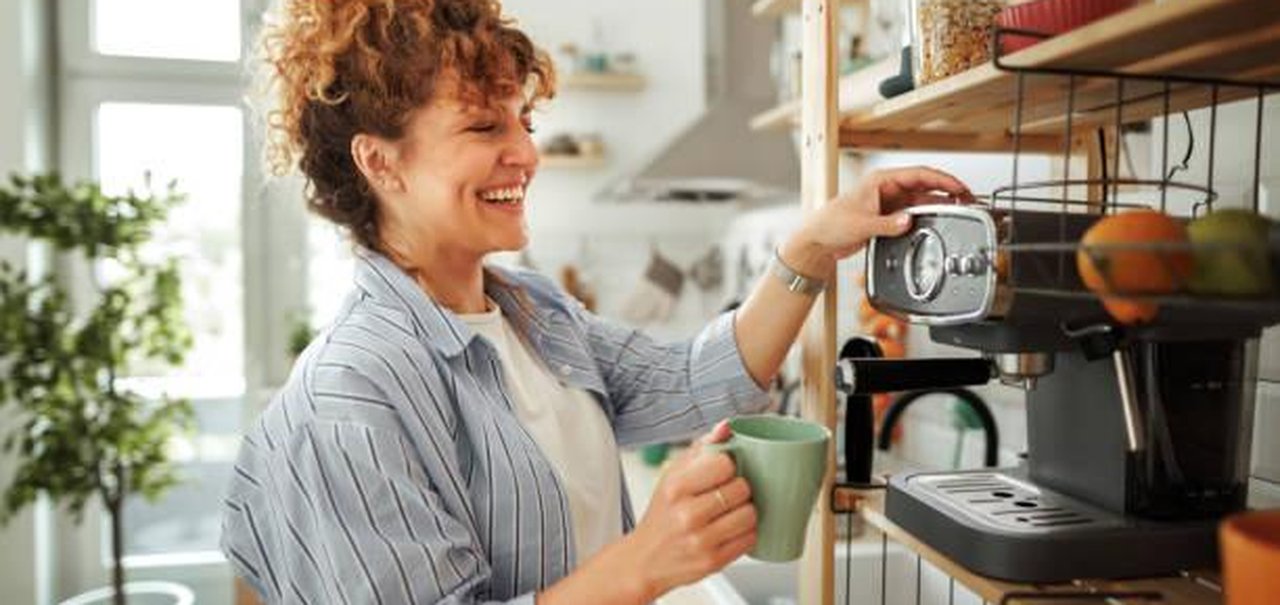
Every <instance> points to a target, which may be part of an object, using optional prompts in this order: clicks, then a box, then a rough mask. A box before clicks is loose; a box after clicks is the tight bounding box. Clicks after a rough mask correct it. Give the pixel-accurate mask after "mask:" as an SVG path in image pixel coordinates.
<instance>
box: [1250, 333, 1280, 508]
mask: <svg viewBox="0 0 1280 605" xmlns="http://www.w3.org/2000/svg"><path fill="white" fill-rule="evenodd" d="M1271 339H1272V340H1274V339H1275V337H1274V336H1273V337H1271ZM1253 418H1254V420H1253V466H1252V468H1253V475H1254V476H1256V477H1258V478H1261V479H1266V480H1268V481H1272V482H1275V483H1280V384H1277V383H1274V382H1261V383H1259V384H1258V396H1257V398H1256V399H1255V400H1254V415H1253Z"/></svg>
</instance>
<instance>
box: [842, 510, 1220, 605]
mask: <svg viewBox="0 0 1280 605" xmlns="http://www.w3.org/2000/svg"><path fill="white" fill-rule="evenodd" d="M832 502H833V503H835V504H836V505H837V506H840V507H842V508H844V507H847V511H848V512H845V513H842V514H858V515H860V516H861V517H862V518H863V519H865V520H866V521H867V523H869V524H870V525H872V526H874V527H875V528H876V529H878V530H880V531H881V532H884V534H885V536H886V537H887V538H888V539H889V540H892V541H894V542H896V543H898V544H902V545H903V546H906V547H907V548H908V549H909V550H911V551H912V552H914V553H916V554H917V555H919V556H920V557H921V558H922V559H924V560H926V561H928V562H929V563H930V564H932V565H933V566H934V567H937V568H938V569H940V570H942V572H943V573H945V574H947V575H948V576H950V577H951V578H953V579H955V581H956V582H958V583H960V584H963V585H964V586H965V587H966V588H968V589H969V590H971V591H973V592H974V593H976V594H977V595H978V597H979V598H980V599H982V600H983V601H984V602H987V603H1011V604H1021V603H1028V604H1030V603H1042V602H1048V601H1050V600H1054V601H1059V602H1063V601H1066V600H1067V596H1066V595H1069V594H1080V593H1082V592H1094V593H1104V592H1109V593H1148V594H1158V595H1160V599H1159V602H1160V603H1162V604H1164V605H1220V604H1221V603H1222V591H1221V589H1220V586H1221V585H1222V582H1221V579H1220V577H1219V575H1218V574H1217V572H1212V571H1203V572H1195V573H1187V574H1186V575H1185V576H1176V577H1166V578H1142V579H1128V580H1077V581H1075V582H1073V583H1067V584H1017V583H1013V582H1005V581H1002V580H995V579H992V578H987V577H984V576H980V575H977V574H974V573H972V572H970V571H968V570H967V569H965V568H964V567H962V566H960V565H959V564H957V563H956V562H954V561H952V560H951V559H949V558H947V557H946V555H943V554H942V553H940V552H938V551H936V550H934V549H933V548H931V547H930V546H929V545H927V544H925V543H923V542H921V541H919V540H917V539H916V538H915V536H912V535H911V534H909V533H907V532H906V531H905V530H903V529H902V528H901V527H898V526H897V525H896V524H894V522H893V521H890V520H889V518H888V517H886V516H885V514H884V491H883V490H874V491H866V490H855V489H850V488H837V491H836V493H835V495H834V497H833V499H832ZM1064 593H1065V594H1064ZM1054 595H1057V596H1056V597H1055V596H1054ZM1094 600H1095V599H1085V600H1083V601H1087V602H1093V601H1094ZM1072 602H1077V601H1072ZM1124 602H1129V601H1128V600H1125V601H1124Z"/></svg>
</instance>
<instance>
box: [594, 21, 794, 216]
mask: <svg viewBox="0 0 1280 605" xmlns="http://www.w3.org/2000/svg"><path fill="white" fill-rule="evenodd" d="M705 2H706V15H705V18H706V27H707V32H706V45H707V55H706V59H707V109H706V112H705V113H703V115H702V116H701V117H700V118H698V119H697V121H695V122H694V123H693V124H692V125H691V126H690V127H689V128H687V129H686V130H685V131H684V132H682V133H680V135H679V136H677V137H676V138H675V140H674V141H673V142H671V143H670V144H669V145H667V147H665V148H664V149H663V150H662V151H661V152H659V153H658V154H657V155H656V156H655V157H653V158H652V159H650V160H648V161H647V162H645V166H644V168H642V169H641V170H640V171H639V172H637V173H634V174H631V175H628V176H626V177H624V178H623V179H621V180H620V181H618V182H616V183H614V184H612V185H611V186H609V187H607V188H606V189H605V190H604V191H603V192H601V193H600V194H599V196H598V197H599V198H600V199H602V200H607V201H635V200H645V201H653V200H678V201H730V200H760V199H772V198H777V197H779V196H780V195H782V194H786V193H790V192H794V191H798V190H799V188H800V168H799V163H798V162H799V160H798V159H797V156H796V148H795V144H794V142H793V141H792V138H791V136H790V133H789V132H787V131H769V132H754V131H752V130H751V129H750V127H749V126H748V124H749V122H750V121H751V118H752V117H754V116H755V115H756V114H758V113H760V112H762V111H764V110H766V109H768V108H769V107H771V106H773V105H776V103H777V101H776V99H777V91H776V88H775V87H774V84H773V79H772V78H771V77H770V75H769V64H770V63H769V62H770V54H771V52H770V51H771V48H772V47H773V43H774V38H775V33H776V28H777V22H776V21H773V20H769V19H757V18H755V17H753V16H752V15H751V6H750V2H748V0H705Z"/></svg>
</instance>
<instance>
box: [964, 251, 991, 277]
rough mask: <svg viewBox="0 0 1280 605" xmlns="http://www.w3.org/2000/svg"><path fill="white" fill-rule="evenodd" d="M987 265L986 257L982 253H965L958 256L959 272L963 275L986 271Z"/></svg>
mask: <svg viewBox="0 0 1280 605" xmlns="http://www.w3.org/2000/svg"><path fill="white" fill-rule="evenodd" d="M987 267H988V263H987V257H985V256H983V255H982V254H979V253H974V254H966V255H964V256H962V257H960V273H961V274H963V275H982V274H983V273H986V272H987Z"/></svg>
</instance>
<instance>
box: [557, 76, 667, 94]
mask: <svg viewBox="0 0 1280 605" xmlns="http://www.w3.org/2000/svg"><path fill="white" fill-rule="evenodd" d="M560 84H561V86H563V87H564V88H569V89H577V90H601V91H606V92H639V91H641V90H644V87H645V86H646V85H647V84H648V81H647V80H645V77H644V76H642V75H640V74H629V73H609V72H602V73H592V72H583V71H575V72H570V73H569V74H568V75H566V76H565V77H564V79H563V80H562V81H561V82H560Z"/></svg>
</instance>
